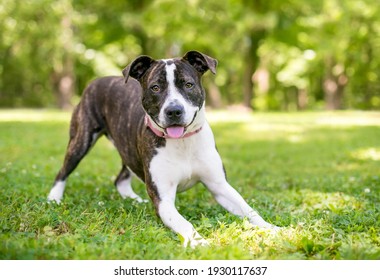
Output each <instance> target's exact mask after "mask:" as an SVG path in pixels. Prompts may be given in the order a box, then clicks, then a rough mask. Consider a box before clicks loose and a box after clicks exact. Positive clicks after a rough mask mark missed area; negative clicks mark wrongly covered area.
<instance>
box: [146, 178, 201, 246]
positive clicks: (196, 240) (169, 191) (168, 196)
mask: <svg viewBox="0 0 380 280" xmlns="http://www.w3.org/2000/svg"><path fill="white" fill-rule="evenodd" d="M153 185H154V184H153ZM165 186H169V185H165ZM148 188H149V186H148ZM154 189H155V191H154V192H152V191H149V195H150V197H151V198H152V200H153V203H154V204H155V207H156V211H157V214H158V216H159V217H160V218H161V220H162V222H163V223H164V224H165V225H166V226H167V227H168V228H170V229H171V230H173V231H174V232H176V233H178V234H179V235H181V237H182V238H183V246H184V247H187V246H190V247H192V248H194V247H196V246H198V245H207V244H208V242H207V241H206V240H205V239H204V238H203V237H202V236H201V235H200V234H199V233H198V232H197V231H196V230H195V228H194V227H193V225H192V224H191V223H190V222H189V221H187V220H186V219H185V218H184V217H183V216H182V215H181V214H180V213H179V212H178V210H177V208H176V207H175V196H176V191H177V186H174V185H172V186H169V187H166V188H165V187H163V186H162V185H160V186H158V187H154Z"/></svg>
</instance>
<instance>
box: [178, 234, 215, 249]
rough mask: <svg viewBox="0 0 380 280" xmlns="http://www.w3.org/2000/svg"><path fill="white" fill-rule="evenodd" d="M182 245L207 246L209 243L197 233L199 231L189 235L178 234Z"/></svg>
mask: <svg viewBox="0 0 380 280" xmlns="http://www.w3.org/2000/svg"><path fill="white" fill-rule="evenodd" d="M179 238H180V240H181V242H182V246H183V247H185V248H186V247H188V246H190V248H192V249H194V248H196V247H198V246H208V245H210V244H209V243H208V241H207V240H206V239H204V238H203V237H202V236H200V235H199V233H197V232H194V233H193V235H192V236H191V237H183V236H181V235H179Z"/></svg>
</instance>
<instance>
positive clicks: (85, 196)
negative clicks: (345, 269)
mask: <svg viewBox="0 0 380 280" xmlns="http://www.w3.org/2000/svg"><path fill="white" fill-rule="evenodd" d="M69 118H70V116H69V114H68V113H62V112H54V111H32V110H17V111H12V110H9V111H6V110H3V111H0V131H1V135H0V155H1V156H0V201H1V203H0V243H1V244H0V258H1V259H380V246H379V245H380V238H379V236H380V234H379V229H380V215H379V212H380V191H379V189H380V114H379V113H375V112H339V113H327V112H320V113H253V114H243V113H236V112H233V113H231V112H224V111H223V112H210V113H209V119H210V122H211V124H212V127H213V129H214V134H215V137H216V141H217V145H218V149H219V152H220V154H221V155H222V158H223V159H224V163H225V167H226V170H227V174H228V178H229V181H230V183H231V184H232V185H233V186H234V187H235V188H237V189H238V191H239V192H240V193H241V194H242V195H243V197H245V198H246V199H247V201H248V203H249V204H250V205H252V206H254V208H255V209H257V210H258V211H259V212H260V213H261V215H262V216H263V217H265V219H267V220H269V221H271V222H272V223H274V224H276V225H279V226H283V227H285V229H284V230H282V231H281V232H280V233H278V234H270V233H268V232H266V231H262V230H259V229H255V228H253V227H252V226H251V225H250V224H249V223H248V222H247V221H246V220H241V219H239V218H236V217H235V216H232V215H230V214H228V213H227V212H226V211H225V210H224V209H222V208H221V207H220V206H219V205H217V204H216V203H215V201H214V199H213V198H212V196H211V195H210V194H209V193H208V192H207V191H206V189H205V188H204V187H203V186H201V185H197V186H195V187H194V188H193V189H191V190H189V191H187V192H185V193H181V194H179V195H178V199H177V206H178V208H179V211H180V212H181V213H182V214H183V215H184V216H185V217H186V218H187V219H188V220H190V221H191V222H192V223H193V224H194V226H195V227H196V228H197V230H198V231H199V232H200V233H201V234H202V235H203V236H204V237H205V238H206V239H207V240H208V241H209V242H210V244H211V245H210V246H209V247H201V248H196V249H191V248H182V247H181V246H180V240H179V238H178V237H177V236H176V235H175V234H174V233H172V232H171V231H170V230H168V229H167V228H165V226H164V225H163V224H162V223H161V222H160V220H159V219H158V218H157V216H156V215H155V213H154V209H153V207H152V205H151V204H150V203H148V204H135V203H133V202H132V201H131V200H128V199H127V200H122V199H121V198H120V197H119V195H118V193H117V192H116V189H115V188H114V187H113V183H112V181H113V179H114V178H115V177H114V176H115V175H117V173H118V171H119V169H120V167H121V166H120V165H121V163H120V159H119V157H118V155H117V153H116V151H115V150H114V148H113V147H112V145H111V144H110V143H108V142H107V141H106V140H105V139H101V140H100V141H99V143H98V144H97V145H96V146H95V148H94V149H93V150H92V151H91V153H90V154H89V156H87V157H86V158H85V159H84V160H83V162H82V163H81V164H80V166H79V167H78V169H77V170H76V171H75V172H74V173H73V175H72V176H71V177H70V180H69V182H68V185H67V191H66V193H65V198H64V201H63V203H62V204H61V205H59V206H58V205H49V204H47V203H46V197H47V194H48V192H49V189H50V187H51V184H52V182H53V179H54V176H55V174H56V172H57V171H58V169H59V168H60V166H61V162H62V159H63V156H64V152H65V148H66V145H67V140H68V122H69ZM134 186H135V190H136V192H137V193H139V194H140V195H141V196H142V197H143V198H148V196H147V194H146V191H145V187H144V185H142V184H141V183H139V182H138V181H135V182H134Z"/></svg>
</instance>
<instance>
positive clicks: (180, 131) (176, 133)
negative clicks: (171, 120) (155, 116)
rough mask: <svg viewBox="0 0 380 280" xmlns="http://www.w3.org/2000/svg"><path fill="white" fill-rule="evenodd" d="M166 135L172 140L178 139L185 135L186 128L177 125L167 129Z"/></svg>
mask: <svg viewBox="0 0 380 280" xmlns="http://www.w3.org/2000/svg"><path fill="white" fill-rule="evenodd" d="M165 133H166V135H167V136H169V137H170V138H173V139H178V138H181V137H182V136H183V135H184V134H185V127H183V126H177V125H173V126H169V127H167V128H166V129H165Z"/></svg>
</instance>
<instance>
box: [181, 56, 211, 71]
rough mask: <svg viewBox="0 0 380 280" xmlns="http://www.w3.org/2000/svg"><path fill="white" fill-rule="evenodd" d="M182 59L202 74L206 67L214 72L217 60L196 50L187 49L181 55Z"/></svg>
mask: <svg viewBox="0 0 380 280" xmlns="http://www.w3.org/2000/svg"><path fill="white" fill-rule="evenodd" d="M182 59H184V60H186V61H187V62H188V63H190V65H191V66H193V67H194V68H195V69H196V70H197V71H198V72H199V73H201V74H204V73H205V72H206V71H207V70H208V69H210V71H211V72H212V73H213V74H216V66H217V65H218V61H217V60H216V59H214V58H212V57H210V56H207V55H205V54H203V53H200V52H198V51H189V52H187V53H186V54H185V55H184V56H183V58H182Z"/></svg>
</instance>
